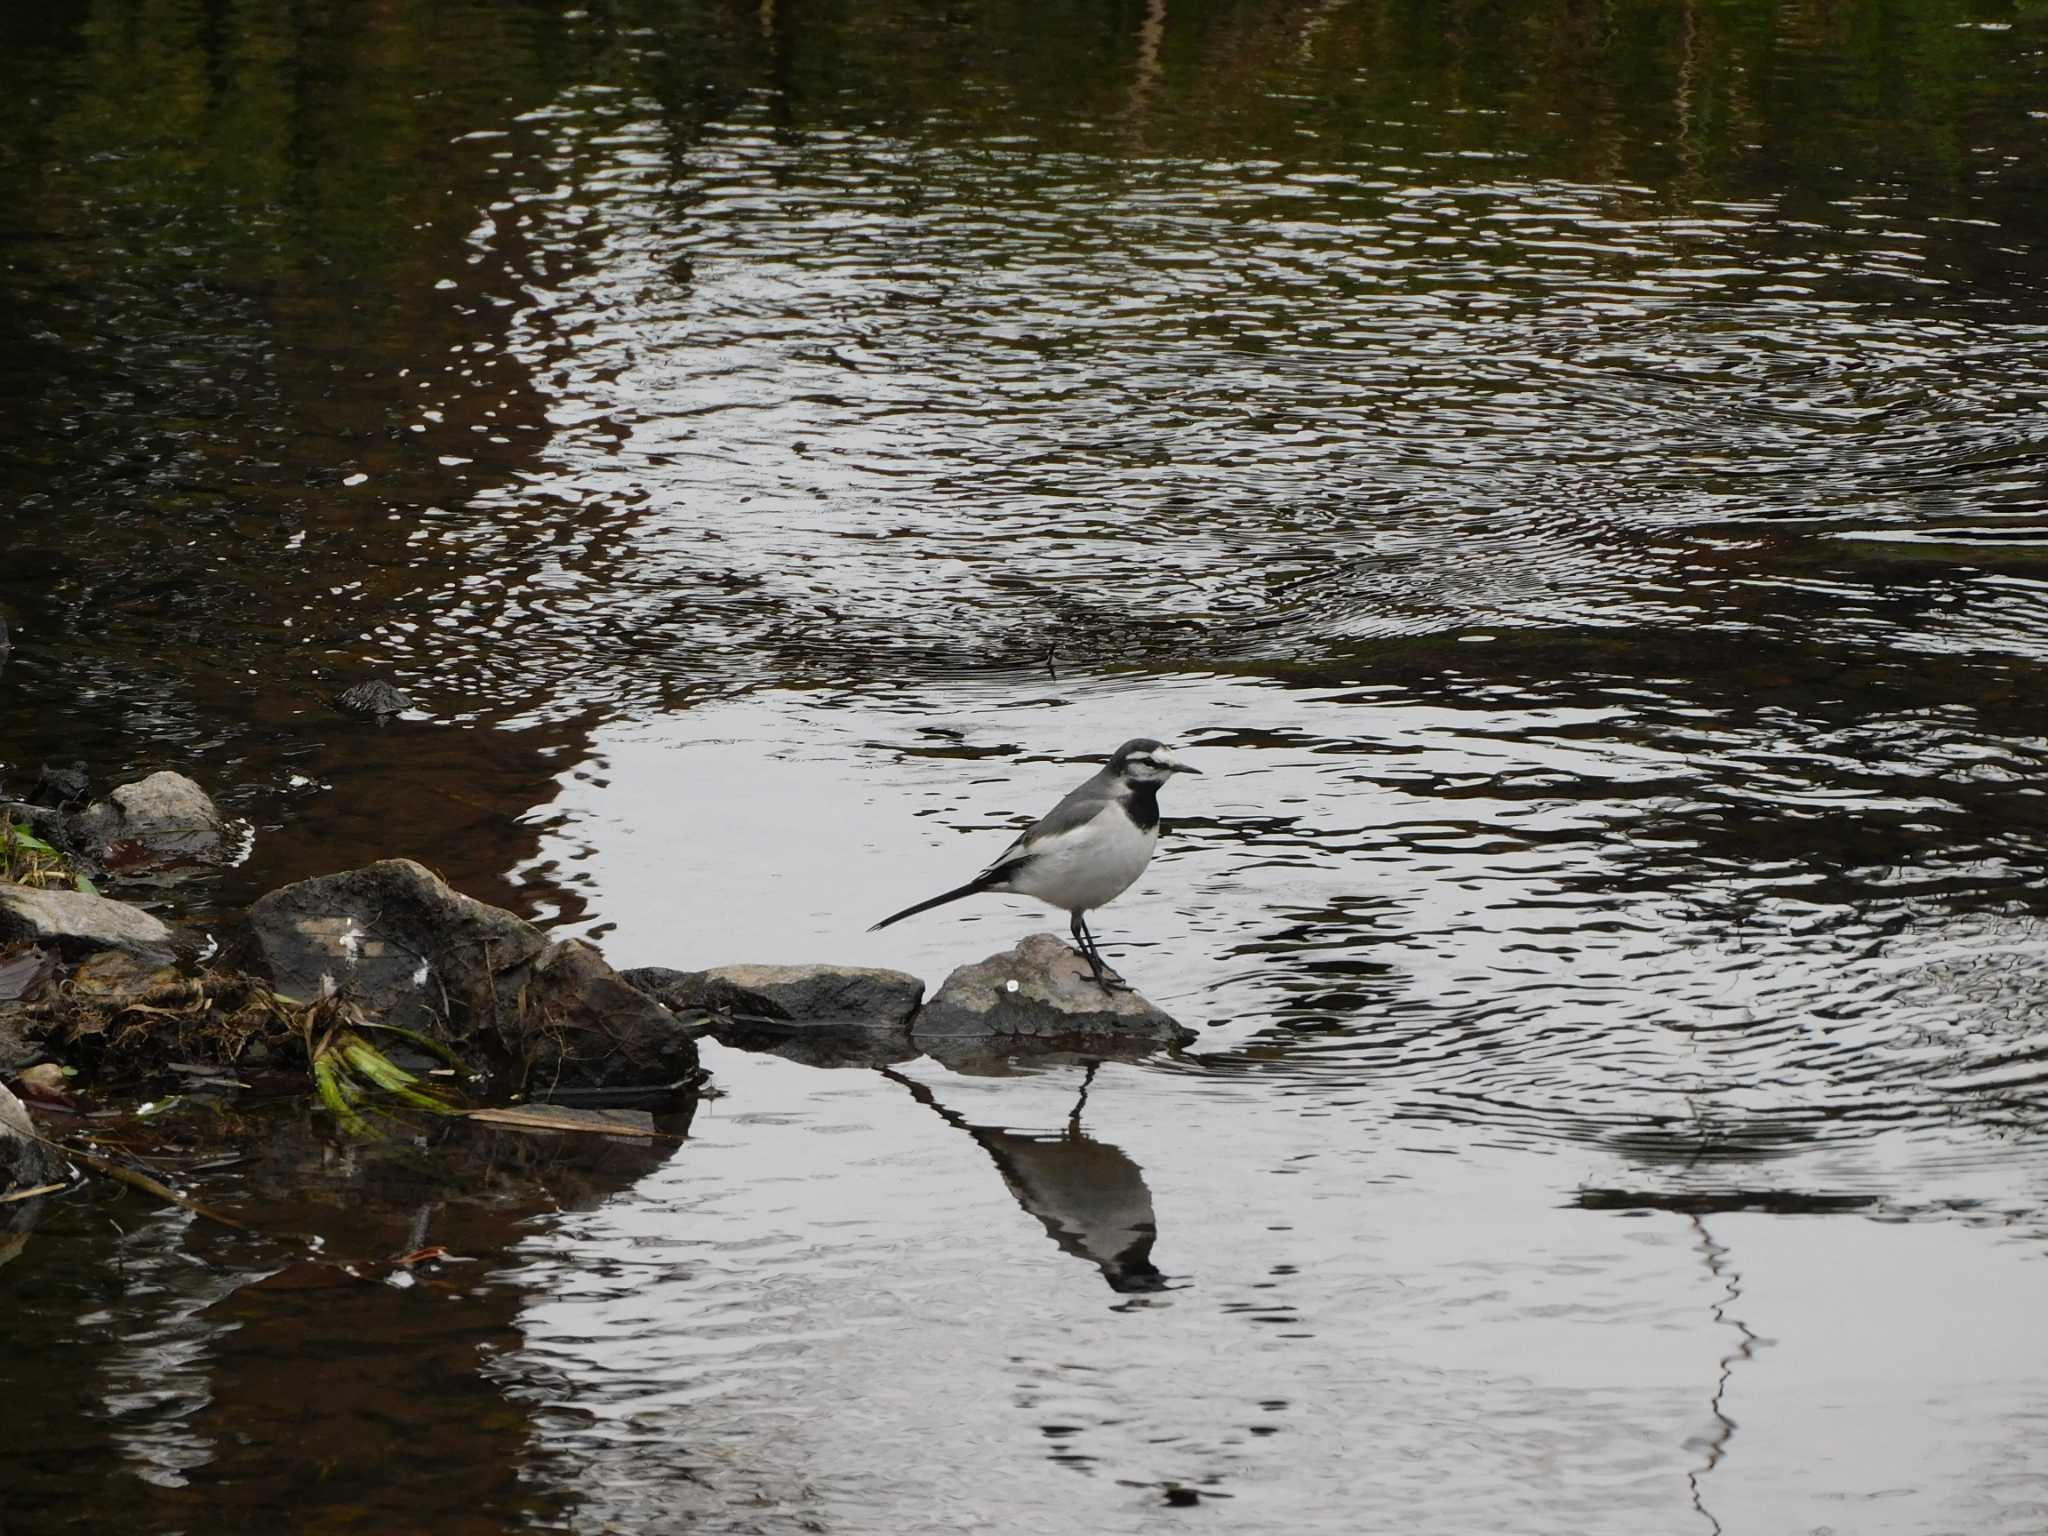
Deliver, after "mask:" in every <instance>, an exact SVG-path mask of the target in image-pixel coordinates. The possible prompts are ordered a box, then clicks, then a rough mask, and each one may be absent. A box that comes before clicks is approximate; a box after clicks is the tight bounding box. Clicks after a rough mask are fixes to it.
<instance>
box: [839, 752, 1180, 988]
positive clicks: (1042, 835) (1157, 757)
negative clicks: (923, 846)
mask: <svg viewBox="0 0 2048 1536" xmlns="http://www.w3.org/2000/svg"><path fill="white" fill-rule="evenodd" d="M1201 771H1202V770H1201V769H1199V768H1195V767H1192V766H1190V765H1189V764H1187V763H1184V762H1182V761H1181V760H1180V758H1179V757H1178V756H1176V755H1175V753H1174V751H1173V749H1172V748H1171V747H1169V746H1167V745H1166V744H1165V743H1164V742H1159V741H1154V740H1153V739H1152V738H1151V737H1149V736H1139V737H1135V738H1133V739H1132V740H1130V741H1127V742H1125V743H1124V744H1123V745H1122V746H1120V747H1118V748H1117V749H1116V751H1115V752H1114V753H1112V754H1111V755H1110V759H1109V761H1108V762H1107V763H1105V764H1104V765H1103V767H1102V770H1101V771H1100V772H1099V773H1097V774H1095V775H1094V776H1093V777H1092V778H1090V779H1089V780H1088V782H1087V783H1085V784H1083V785H1081V786H1080V787H1079V788H1078V789H1076V790H1075V791H1074V792H1073V793H1072V794H1070V795H1068V796H1067V797H1066V799H1064V800H1062V801H1061V802H1060V803H1059V804H1058V805H1056V806H1054V807H1053V808H1052V809H1051V810H1050V811H1048V812H1047V813H1046V814H1045V815H1043V816H1041V817H1040V818H1039V819H1038V820H1037V821H1035V822H1033V823H1032V824H1031V825H1030V826H1029V827H1027V828H1026V829H1025V830H1024V833H1023V835H1022V836H1020V837H1019V838H1018V839H1017V840H1016V841H1015V842H1014V843H1012V844H1010V846H1009V847H1007V848H1005V849H1004V850H1003V851H1002V854H1001V855H1000V856H999V857H998V858H997V859H996V861H995V862H994V863H993V864H991V865H989V866H988V868H986V869H984V870H983V871H982V872H981V873H980V874H978V875H976V876H975V877H974V878H973V879H972V880H970V881H968V882H967V883H966V884H965V885H958V886H955V887H954V888H953V889H952V890H950V891H945V892H942V893H941V894H939V895H937V896H934V897H932V898H931V899H930V900H928V901H920V902H918V903H916V904H915V905H914V906H908V907H905V908H904V909H903V910H902V911H901V912H893V913H891V914H890V915H889V916H887V917H885V918H883V919H882V920H881V921H880V922H879V923H876V924H874V925H873V926H872V927H870V928H869V929H868V932H870V933H873V932H875V931H876V930H877V929H881V928H887V927H888V926H889V925H890V924H891V923H900V922H902V921H903V919H905V918H906V917H915V916H916V915H917V914H918V913H920V912H929V911H930V910H931V909H932V908H933V907H942V906H944V905H945V904H946V903H947V902H949V901H958V900H960V899H961V898H962V897H963V896H979V895H981V894H982V893H983V892H985V891H986V892H991V893H995V894H1001V895H1007V894H1012V893H1014V894H1016V895H1019V896H1033V897H1036V898H1037V899H1038V900H1040V901H1042V902H1044V903H1045V904H1046V905H1047V906H1051V907H1057V908H1059V909H1060V910H1061V911H1062V912H1066V913H1069V914H1071V916H1072V917H1073V923H1072V926H1071V931H1072V933H1073V935H1074V943H1075V945H1076V946H1077V947H1078V948H1079V949H1080V951H1081V958H1082V959H1084V960H1086V961H1087V962H1088V969H1089V971H1090V972H1091V973H1093V975H1094V977H1095V984H1096V985H1097V986H1099V987H1101V988H1102V990H1103V991H1105V992H1109V991H1113V990H1115V989H1114V988H1113V987H1112V986H1111V984H1110V978H1109V975H1108V973H1107V972H1106V971H1105V969H1104V967H1103V963H1102V951H1101V950H1099V949H1098V948H1096V945H1095V935H1094V934H1093V933H1091V932H1089V929H1088V914H1089V913H1090V912H1093V911H1094V910H1095V909H1096V908H1097V907H1102V906H1107V905H1108V904H1109V903H1110V902H1112V901H1114V900H1116V898H1117V897H1119V896H1121V895H1122V894H1123V893H1124V892H1125V891H1126V890H1128V889H1129V888H1130V886H1131V882H1132V881H1134V880H1136V879H1137V878H1138V876H1139V875H1141V874H1143V873H1144V872H1145V866H1146V865H1147V864H1149V863H1151V861H1152V849H1153V847H1154V845H1155V844H1157V843H1158V841H1159V786H1160V785H1161V784H1164V783H1165V782H1166V781H1167V780H1168V779H1170V778H1172V777H1173V776H1174V775H1175V774H1177V773H1200V772H1201Z"/></svg>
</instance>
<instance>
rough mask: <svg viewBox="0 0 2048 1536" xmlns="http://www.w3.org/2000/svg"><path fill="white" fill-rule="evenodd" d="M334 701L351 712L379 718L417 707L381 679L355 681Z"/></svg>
mask: <svg viewBox="0 0 2048 1536" xmlns="http://www.w3.org/2000/svg"><path fill="white" fill-rule="evenodd" d="M334 702H335V703H336V704H338V705H340V706H341V707H342V708H343V709H345V710H348V711H349V712H350V713H351V714H357V715H374V716H376V717H377V718H378V719H380V720H381V719H383V718H384V717H385V716H386V715H401V714H404V713H405V711H407V710H408V709H415V708H417V707H418V706H417V705H415V704H414V703H413V701H412V700H411V698H409V697H408V696H407V695H406V694H404V693H402V692H400V691H399V690H398V689H396V688H394V687H392V686H391V684H389V683H387V682H383V681H381V680H380V681H376V682H368V683H357V684H356V685H355V686H354V687H353V688H350V689H347V690H345V691H344V692H343V693H342V695H341V697H340V698H338V699H336V700H335V701H334Z"/></svg>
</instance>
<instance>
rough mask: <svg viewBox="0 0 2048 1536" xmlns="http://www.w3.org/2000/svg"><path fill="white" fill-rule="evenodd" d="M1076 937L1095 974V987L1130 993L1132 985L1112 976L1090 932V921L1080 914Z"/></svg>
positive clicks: (1075, 930) (1076, 921)
mask: <svg viewBox="0 0 2048 1536" xmlns="http://www.w3.org/2000/svg"><path fill="white" fill-rule="evenodd" d="M1074 936H1075V937H1076V938H1078V939H1079V940H1080V941H1081V955H1082V958H1083V959H1085V960H1086V961H1087V962H1088V969H1089V970H1091V971H1093V972H1094V973H1095V985H1097V986H1098V987H1100V988H1102V990H1103V991H1105V992H1128V991H1130V990H1131V984H1130V983H1129V982H1127V981H1125V980H1124V979H1123V978H1122V977H1120V976H1112V975H1110V973H1109V971H1108V968H1107V967H1106V966H1105V965H1104V963H1103V959H1102V949H1101V946H1099V945H1098V944H1097V943H1096V942H1095V935H1094V934H1093V933H1091V932H1089V931H1088V919H1087V917H1086V916H1085V915H1084V914H1082V913H1079V912H1076V913H1075V914H1074Z"/></svg>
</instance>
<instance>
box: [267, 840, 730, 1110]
mask: <svg viewBox="0 0 2048 1536" xmlns="http://www.w3.org/2000/svg"><path fill="white" fill-rule="evenodd" d="M249 924H250V930H251V933H252V934H253V936H254V939H255V942H256V946H257V949H258V950H259V952H260V954H261V958H262V963H263V966H264V968H265V969H266V970H267V971H268V973H269V975H270V977H271V981H272V983H273V985H275V987H276V988H277V990H278V991H279V992H281V993H283V994H284V995H285V996H287V997H290V998H294V999H297V1000H298V1001H301V1002H310V1001H312V1000H313V999H315V998H317V997H320V996H321V995H323V994H324V993H328V992H334V991H340V992H343V993H345V994H346V995H347V996H349V997H350V998H352V999H353V1000H354V1001H356V1002H357V1003H359V1004H361V1005H362V1006H363V1007H364V1008H365V1009H367V1010H369V1011H370V1012H371V1013H372V1014H374V1015H376V1016H378V1017H381V1018H384V1019H386V1020H388V1021H389V1022H391V1023H394V1024H401V1025H404V1026H405V1027H406V1028H409V1029H417V1030H421V1031H423V1032H425V1033H428V1034H431V1035H433V1036H434V1037H435V1038H437V1039H441V1040H445V1041H446V1042H447V1043H448V1044H449V1045H450V1046H451V1047H452V1048H453V1049H454V1050H455V1051H456V1052H457V1054H459V1055H461V1056H462V1057H463V1058H464V1059H465V1060H468V1061H471V1062H473V1063H474V1064H475V1065H477V1066H478V1067H482V1068H487V1069H491V1070H494V1071H496V1072H498V1073H500V1074H510V1075H512V1076H513V1077H515V1078H516V1079H517V1086H519V1087H522V1088H524V1089H525V1090H526V1091H528V1092H530V1093H535V1094H544V1093H546V1092H547V1091H548V1090H549V1089H551V1088H554V1087H563V1088H612V1087H629V1086H654V1085H659V1084H671V1083H678V1082H682V1081H685V1080H687V1079H690V1078H693V1077H694V1076H695V1075H696V1073H697V1047H696V1044H695V1042H694V1041H693V1040H692V1039H691V1038H690V1036H689V1034H688V1032H687V1031H685V1030H684V1029H683V1028H682V1027H681V1026H680V1025H679V1024H678V1023H677V1022H676V1020H675V1019H674V1018H673V1017H672V1016H671V1015H670V1014H669V1012H668V1010H667V1009H665V1008H663V1007H662V1006H661V1005H660V1004H659V1003H658V1002H656V1001H654V1000H653V999H652V998H650V997H648V996H646V995H645V994H643V993H641V992H639V991H636V990H635V989H634V988H632V987H631V986H629V985H627V984H626V982H624V981H623V980H621V979H620V977H619V975H618V973H617V972H615V971H614V970H612V968H611V967H610V966H609V965H607V964H605V962H604V959H603V957H601V956H600V955H599V954H598V953H597V952H596V951H595V950H593V949H591V948H590V947H589V946H587V945H584V944H579V943H574V942H567V943H551V942H550V941H549V940H548V938H547V936H546V935H545V934H543V933H542V932H541V931H540V930H539V929H538V928H536V927H534V926H533V925H532V924H531V923H529V922H526V921H525V920H523V919H521V918H519V917H516V916H514V915H513V914H512V913H510V912H507V911H504V910H503V909H502V908H498V907H493V906H487V905H486V904H484V903H483V902H480V901H477V900H474V899H473V898H471V897H468V896H464V895H462V894H461V893H459V892H457V891H454V890H451V889H449V887H448V886H447V885H446V884H445V883H444V882H442V880H441V879H440V878H439V877H437V876H436V875H434V874H433V873H432V872H431V871H429V870H427V869H425V868H423V867H421V866H420V865H418V864H415V863H413V862H412V860H410V859H386V860H384V861H382V862H380V863H376V864H369V865H365V866H364V867H363V868H361V869H354V870H349V871H346V872H345V873H342V874H337V875H322V876H319V877H318V878H316V879H312V880H302V881H300V882H299V883H298V884H296V885H288V886H285V887H284V888H283V889H281V890H276V891H272V892H271V893H270V894H269V895H267V896H265V897H263V898H262V899H261V900H259V901H258V902H257V903H256V904H255V905H254V906H253V907H251V908H250V909H249Z"/></svg>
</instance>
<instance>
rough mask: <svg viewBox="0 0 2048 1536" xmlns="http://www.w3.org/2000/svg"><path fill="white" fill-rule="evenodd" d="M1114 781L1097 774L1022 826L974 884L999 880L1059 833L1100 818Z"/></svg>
mask: <svg viewBox="0 0 2048 1536" xmlns="http://www.w3.org/2000/svg"><path fill="white" fill-rule="evenodd" d="M1116 788H1117V785H1116V779H1115V778H1114V777H1113V776H1112V775H1111V774H1109V773H1108V772H1107V771H1105V772H1102V773H1098V774H1096V775H1095V777H1093V778H1092V779H1090V780H1088V782H1087V783H1085V784H1083V785H1081V787H1080V788H1078V789H1076V790H1074V791H1073V793H1071V794H1069V795H1068V796H1067V797H1066V799H1064V800H1062V801H1061V802H1060V803H1059V804H1058V805H1056V806H1054V807H1053V808H1052V809H1051V810H1049V811H1047V812H1046V813H1045V814H1044V815H1043V816H1041V817H1039V818H1038V820H1036V821H1034V822H1033V823H1032V824H1031V825H1030V826H1028V827H1026V828H1025V829H1024V831H1023V832H1022V834H1020V835H1019V837H1018V838H1017V841H1015V842H1014V843H1012V844H1010V846H1009V847H1007V848H1005V849H1004V850H1003V851H1002V853H1001V854H1000V855H999V856H998V857H997V859H996V861H995V862H994V863H993V864H991V865H989V867H988V868H987V869H984V870H983V871H982V872H981V873H980V874H979V875H977V876H976V877H975V879H976V882H977V883H979V882H981V881H986V880H1000V879H1001V878H1002V877H1003V876H1005V875H1008V874H1013V873H1015V871H1016V870H1017V869H1018V867H1019V866H1021V865H1022V864H1024V863H1025V861H1027V860H1028V859H1030V858H1031V856H1032V855H1033V854H1035V853H1037V852H1038V850H1039V849H1041V848H1043V847H1044V846H1045V844H1046V843H1047V842H1049V841H1051V840H1052V839H1053V838H1056V837H1058V836H1059V835H1060V834H1061V833H1063V832H1071V831H1073V830H1074V829H1075V828H1077V827H1081V826H1085V825H1086V824H1087V823H1089V822H1091V821H1093V820H1094V819H1095V818H1096V817H1097V816H1100V815H1101V814H1102V811H1103V807H1104V806H1106V805H1108V804H1109V803H1110V802H1112V801H1113V800H1115V799H1116Z"/></svg>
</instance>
